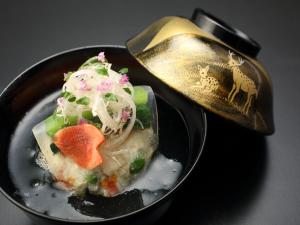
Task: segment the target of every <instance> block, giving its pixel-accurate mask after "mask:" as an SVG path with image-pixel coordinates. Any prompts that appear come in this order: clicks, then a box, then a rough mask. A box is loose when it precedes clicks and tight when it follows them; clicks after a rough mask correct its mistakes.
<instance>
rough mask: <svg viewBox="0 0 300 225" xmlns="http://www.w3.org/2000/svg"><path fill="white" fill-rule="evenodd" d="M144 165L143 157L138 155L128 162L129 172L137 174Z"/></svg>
mask: <svg viewBox="0 0 300 225" xmlns="http://www.w3.org/2000/svg"><path fill="white" fill-rule="evenodd" d="M144 166H145V159H144V158H143V157H141V156H139V157H137V158H136V159H135V160H134V161H133V162H132V163H131V164H130V167H129V172H130V173H131V174H137V173H139V172H141V170H142V169H143V168H144Z"/></svg>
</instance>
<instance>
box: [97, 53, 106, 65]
mask: <svg viewBox="0 0 300 225" xmlns="http://www.w3.org/2000/svg"><path fill="white" fill-rule="evenodd" d="M97 58H98V61H99V62H102V63H104V62H105V54H104V52H100V53H99V55H98V57H97Z"/></svg>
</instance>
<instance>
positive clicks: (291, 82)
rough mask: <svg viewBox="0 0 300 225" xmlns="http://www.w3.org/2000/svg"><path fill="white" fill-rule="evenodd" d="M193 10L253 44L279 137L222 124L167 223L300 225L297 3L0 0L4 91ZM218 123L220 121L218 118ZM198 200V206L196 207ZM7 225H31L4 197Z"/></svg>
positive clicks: (0, 213)
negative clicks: (48, 67)
mask: <svg viewBox="0 0 300 225" xmlns="http://www.w3.org/2000/svg"><path fill="white" fill-rule="evenodd" d="M195 7H202V8H203V9H206V10H207V11H210V12H211V13H213V14H215V15H217V16H218V17H220V18H222V19H224V20H225V21H227V22H228V23H229V24H231V25H234V26H235V27H237V28H239V29H241V30H242V31H244V32H245V33H247V34H249V35H250V36H251V37H254V39H256V40H257V41H258V42H259V43H260V44H261V45H262V46H263V48H262V50H261V52H260V54H259V56H258V58H259V60H261V61H262V62H263V64H264V65H265V67H266V69H267V70H268V71H269V73H270V76H271V79H272V81H273V86H274V116H275V126H276V133H275V134H274V135H272V136H269V137H266V138H261V137H258V136H256V135H251V134H249V133H247V132H245V131H239V130H237V129H230V130H229V128H226V127H220V128H218V127H217V126H215V127H213V126H211V128H210V129H209V133H208V137H209V138H208V144H207V148H206V150H205V152H204V154H203V155H202V157H201V160H200V163H199V166H198V167H197V168H196V171H195V172H194V173H193V176H192V177H191V179H189V180H188V182H187V183H186V185H185V186H184V187H183V188H182V189H181V190H180V191H179V192H178V193H177V198H176V199H175V201H174V203H173V204H172V206H171V208H170V209H169V211H168V212H167V214H166V215H165V216H164V218H163V219H162V221H161V222H170V221H175V222H174V224H185V225H190V224H210V225H221V224H222V225H225V224H228V225H229V224H230V225H234V224H241V225H277V224H278V225H279V224H286V225H298V224H300V119H299V116H300V100H299V98H300V90H299V86H300V74H299V70H300V43H299V41H300V27H299V21H300V13H299V12H300V7H299V4H297V1H296V0H294V1H292V0H285V1H277V2H275V1H269V2H268V1H258V0H254V1H245V0H243V1H237V0H236V1H225V0H223V1H217V0H206V1H200V0H197V1H194V0H191V1H179V0H175V1H174V0H170V1H162V0H160V1H142V0H136V1H125V0H120V1H114V0H111V1H100V0H98V1H96V0H94V1H88V0H81V1H79V0H72V1H71V0H69V1H62V0H55V1H54V0H51V1H50V0H49V1H38V0H36V1H33V0H26V1H19V2H17V1H4V0H1V1H0V90H1V91H2V90H3V88H4V87H5V86H6V85H7V84H8V83H9V82H10V81H11V80H12V79H13V78H14V77H16V76H17V75H18V74H19V73H20V72H22V71H23V70H24V69H25V68H27V67H29V66H30V65H32V64H34V63H36V62H37V61H39V60H41V59H43V58H45V57H47V56H49V55H51V54H54V53H57V52H60V51H63V50H67V49H70V48H75V47H80V46H87V45H95V44H114V45H124V42H125V40H127V39H128V38H130V37H131V36H133V35H134V34H136V33H138V32H139V31H141V30H142V29H143V28H144V27H145V26H147V25H148V24H150V23H151V22H153V21H154V20H156V19H158V18H160V17H162V16H165V15H181V16H186V17H189V16H190V15H191V14H192V11H193V9H194V8H195ZM211 121H216V120H211ZM191 199H192V200H191ZM0 218H1V219H0V225H32V224H31V222H30V221H29V219H28V218H27V217H26V216H25V215H24V214H23V213H22V212H20V211H19V210H17V208H16V207H15V206H13V205H12V204H11V203H10V202H8V201H7V200H6V199H5V198H4V197H3V196H2V195H1V196H0Z"/></svg>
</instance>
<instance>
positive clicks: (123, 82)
mask: <svg viewBox="0 0 300 225" xmlns="http://www.w3.org/2000/svg"><path fill="white" fill-rule="evenodd" d="M128 81H129V78H128V76H127V74H123V75H122V76H121V79H120V81H119V82H120V84H122V85H123V84H126V83H127V82H128Z"/></svg>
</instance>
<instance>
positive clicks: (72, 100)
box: [68, 95, 76, 102]
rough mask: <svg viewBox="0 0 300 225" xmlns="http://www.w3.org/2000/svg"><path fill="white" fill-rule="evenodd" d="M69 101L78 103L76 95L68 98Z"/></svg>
mask: <svg viewBox="0 0 300 225" xmlns="http://www.w3.org/2000/svg"><path fill="white" fill-rule="evenodd" d="M68 101H69V102H75V101H76V97H75V96H74V95H71V96H70V97H69V98H68Z"/></svg>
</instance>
